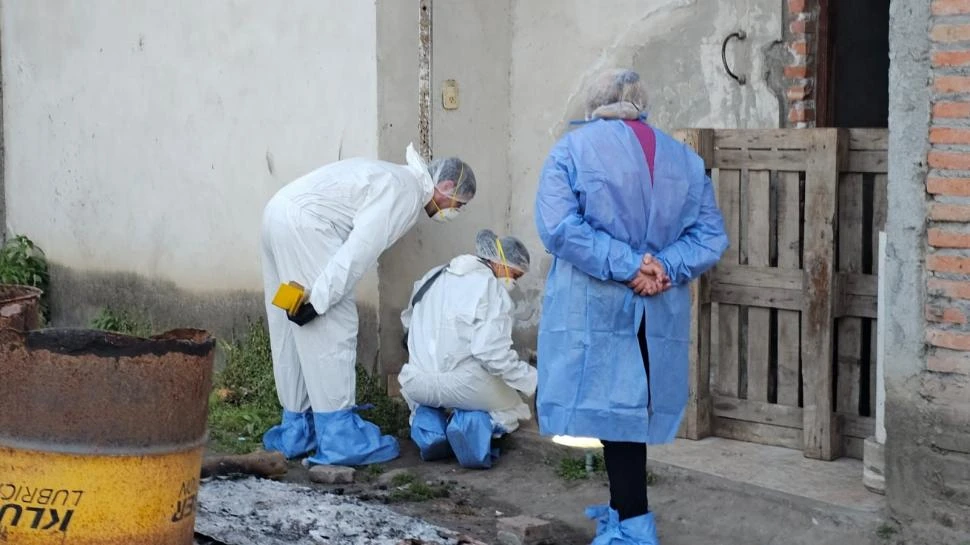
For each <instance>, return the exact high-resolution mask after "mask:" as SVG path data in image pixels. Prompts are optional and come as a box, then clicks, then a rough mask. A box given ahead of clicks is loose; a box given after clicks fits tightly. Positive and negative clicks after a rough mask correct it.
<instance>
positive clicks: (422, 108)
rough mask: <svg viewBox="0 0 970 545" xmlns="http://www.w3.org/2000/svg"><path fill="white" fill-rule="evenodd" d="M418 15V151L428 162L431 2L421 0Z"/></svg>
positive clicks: (429, 156) (429, 154) (431, 47)
mask: <svg viewBox="0 0 970 545" xmlns="http://www.w3.org/2000/svg"><path fill="white" fill-rule="evenodd" d="M419 9H420V13H419V15H418V138H419V142H418V151H419V152H420V153H421V155H422V156H423V157H424V158H425V159H426V160H428V161H430V160H431V159H432V156H431V155H432V154H431V53H432V49H433V44H432V33H431V0H421V1H420V3H419Z"/></svg>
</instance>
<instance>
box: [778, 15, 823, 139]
mask: <svg viewBox="0 0 970 545" xmlns="http://www.w3.org/2000/svg"><path fill="white" fill-rule="evenodd" d="M784 1H786V2H787V10H786V13H787V19H788V21H787V23H788V32H787V33H786V41H787V44H788V52H789V54H790V56H791V61H790V63H789V64H788V66H786V67H785V84H786V85H787V87H788V90H787V93H786V95H787V96H786V98H787V104H788V115H787V120H788V124H787V126H789V127H796V128H806V127H814V126H815V88H816V77H815V76H816V68H815V62H816V59H817V55H816V46H817V40H816V39H815V38H816V30H817V29H818V0H784Z"/></svg>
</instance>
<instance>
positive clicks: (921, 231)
mask: <svg viewBox="0 0 970 545" xmlns="http://www.w3.org/2000/svg"><path fill="white" fill-rule="evenodd" d="M950 4H953V5H956V4H958V3H953V2H941V3H940V5H941V6H942V8H943V11H946V10H949V9H951V8H952V6H950ZM961 5H962V4H961ZM956 8H957V10H958V12H959V10H960V9H966V8H965V7H962V8H961V7H960V6H956ZM941 22H951V21H941ZM958 22H963V19H962V18H961V19H959V21H958ZM931 26H932V25H931V10H930V1H929V0H920V1H909V0H906V1H903V0H897V1H894V2H892V8H891V23H890V61H891V64H890V82H891V85H890V88H889V89H890V116H889V131H890V132H889V134H890V142H889V158H890V164H889V216H888V221H887V235H888V242H889V245H888V249H887V267H886V270H884V271H882V272H881V274H883V275H885V282H886V284H887V288H888V289H887V290H886V291H887V293H888V296H887V298H886V300H885V301H882V302H881V304H885V305H887V306H888V308H889V309H891V310H890V312H889V313H888V315H889V316H890V318H889V320H890V323H889V325H888V332H887V336H886V340H885V342H886V346H885V347H886V350H885V354H886V359H885V381H886V428H887V432H888V435H887V441H886V466H887V467H886V470H887V474H886V482H887V495H888V498H889V504H890V507H891V508H892V510H893V512H894V516H895V517H896V518H898V519H899V520H900V521H902V522H903V524H904V527H906V528H907V530H908V531H907V534H908V537H909V538H910V540H909V541H907V543H962V542H964V541H968V540H970V518H968V517H967V513H970V376H968V375H967V373H966V370H970V366H966V353H965V352H964V353H961V352H958V351H956V350H965V348H966V346H962V345H960V344H953V343H954V339H957V340H961V339H966V338H968V336H967V334H966V333H965V330H964V329H963V328H964V326H962V325H960V324H959V323H935V324H932V326H931V327H928V326H929V325H930V324H928V323H927V318H926V316H930V317H933V316H935V314H936V313H935V312H933V308H934V307H936V306H940V305H960V304H961V303H962V301H958V300H951V299H950V297H955V298H957V299H958V298H959V297H963V296H961V295H959V294H960V293H965V292H960V291H959V290H957V289H956V288H958V287H959V286H960V285H961V284H967V282H966V278H965V277H964V276H963V275H962V274H959V271H956V270H945V268H940V267H941V264H944V263H945V259H944V256H945V258H946V259H957V260H959V259H961V257H960V256H961V255H962V253H961V252H957V250H953V249H947V248H954V246H952V244H951V243H947V242H944V238H945V237H942V236H932V235H931V236H930V238H929V242H930V244H931V245H933V246H936V247H937V248H934V249H933V253H932V255H928V253H927V234H928V233H927V217H928V214H927V212H928V207H927V185H926V184H927V182H928V180H927V176H928V175H929V177H930V178H931V180H934V179H935V180H944V179H945V178H948V177H960V178H962V177H965V176H966V175H967V173H966V172H965V171H963V170H960V169H962V168H963V167H960V166H958V164H957V162H954V163H953V164H947V163H946V162H945V161H942V160H941V157H942V156H943V155H946V156H948V157H959V156H961V155H962V156H963V161H962V163H966V156H967V155H970V150H968V149H967V148H966V147H962V146H949V145H947V142H945V141H944V142H941V141H940V140H938V139H936V137H934V142H935V143H936V144H937V145H936V146H934V150H933V152H930V144H929V135H930V134H931V133H930V121H931V106H932V104H934V103H937V104H938V103H939V102H941V101H946V100H951V99H952V98H954V96H955V95H954V93H957V92H961V91H960V90H959V89H952V90H950V89H948V88H947V86H946V85H944V84H943V83H942V81H941V79H939V76H947V75H951V74H952V72H951V71H950V69H948V68H945V69H943V70H940V71H937V73H936V76H937V78H934V71H933V70H932V67H933V63H932V62H931V40H930V29H931ZM945 47H947V48H949V47H951V46H945ZM934 79H935V84H931V83H930V82H934ZM967 90H968V89H963V91H962V92H966V91H967ZM933 93H942V94H943V95H939V96H934V94H933ZM944 95H949V96H944ZM941 112H942V110H941ZM937 113H938V112H936V111H934V114H933V123H934V125H950V126H951V127H962V126H964V124H965V122H966V115H965V114H963V115H960V116H957V117H960V118H962V119H951V120H943V119H938V116H937ZM943 117H946V116H943ZM934 134H935V132H934ZM939 144H943V146H940V145H939ZM941 151H943V152H944V153H942V155H941V154H940V152H941ZM928 153H929V155H928ZM950 169H954V170H950ZM930 184H931V186H936V187H932V188H931V192H932V193H940V192H942V193H944V196H943V197H938V198H937V201H938V203H940V204H945V205H946V206H955V207H957V208H961V207H963V206H964V205H965V204H966V203H965V202H964V201H965V199H963V198H961V197H958V196H956V194H954V196H948V195H946V193H947V192H946V191H945V190H943V191H941V190H940V189H939V188H947V187H951V185H950V184H949V183H948V182H946V181H940V182H933V181H930ZM952 187H955V186H952ZM963 194H964V193H960V195H963ZM932 210H933V213H932V214H931V216H932V218H934V219H936V220H945V217H944V216H939V215H938V214H939V212H940V209H939V208H937V207H936V206H934V208H932ZM945 221H957V222H962V223H965V222H966V215H964V219H962V220H961V219H959V218H958V217H954V216H952V214H951V215H950V216H949V220H945ZM951 226H952V227H954V228H956V229H957V230H961V229H962V228H964V227H965V225H959V224H951ZM934 230H936V231H938V232H937V233H936V235H940V234H942V233H946V232H948V231H949V230H948V229H944V230H943V231H940V230H939V229H934ZM961 232H962V231H961ZM954 252H957V253H954ZM963 259H965V258H963ZM928 281H929V286H930V291H931V292H932V298H928V294H927V288H926V287H927V285H928V284H927V282H928ZM928 305H929V306H928ZM948 316H952V314H948ZM933 320H934V321H935V322H939V321H940V320H937V319H935V318H933ZM927 345H929V346H927ZM928 350H929V351H930V352H929V353H928ZM927 360H929V361H930V365H929V366H928V365H927ZM946 365H950V366H951V367H952V368H947V369H944V368H943V367H945V366H946ZM961 366H963V367H964V368H965V370H964V371H961ZM928 367H929V369H928ZM938 371H942V372H938Z"/></svg>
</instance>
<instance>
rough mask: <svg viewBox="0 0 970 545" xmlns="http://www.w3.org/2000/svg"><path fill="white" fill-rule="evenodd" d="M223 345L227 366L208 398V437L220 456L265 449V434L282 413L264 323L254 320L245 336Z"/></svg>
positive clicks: (217, 376) (215, 382)
mask: <svg viewBox="0 0 970 545" xmlns="http://www.w3.org/2000/svg"><path fill="white" fill-rule="evenodd" d="M220 345H221V347H222V349H223V351H224V352H225V355H226V366H225V368H223V370H222V371H221V372H220V373H218V374H217V375H216V377H215V380H214V386H215V388H214V391H213V393H212V396H210V398H209V437H210V438H211V441H212V446H213V448H214V449H215V450H217V451H219V452H221V453H226V454H244V453H248V452H252V451H254V450H258V449H259V448H261V447H262V437H263V434H264V433H265V432H266V430H268V429H269V428H270V427H272V426H274V425H275V424H277V423H278V422H279V419H280V414H281V412H282V409H281V407H280V404H279V398H278V397H277V395H276V384H275V382H274V379H273V358H272V355H271V352H270V345H269V333H268V332H267V331H266V326H265V325H264V323H263V322H262V321H261V320H259V321H251V322H250V323H249V325H248V327H247V328H246V333H245V334H244V335H242V336H238V337H236V336H234V338H233V339H232V341H230V342H222V343H220Z"/></svg>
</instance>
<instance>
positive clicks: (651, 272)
mask: <svg viewBox="0 0 970 545" xmlns="http://www.w3.org/2000/svg"><path fill="white" fill-rule="evenodd" d="M627 285H628V286H630V288H632V289H633V291H634V292H636V294H637V295H641V296H647V295H657V294H658V293H661V292H663V291H666V290H668V289H669V288H670V277H669V276H667V271H665V270H664V266H663V264H662V263H660V261H658V260H657V258H655V257H653V256H652V255H650V254H645V255H644V256H643V260H642V261H641V262H640V270H639V271H638V272H637V275H636V276H634V277H633V280H631V281H630V283H629V284H627Z"/></svg>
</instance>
